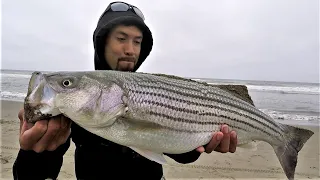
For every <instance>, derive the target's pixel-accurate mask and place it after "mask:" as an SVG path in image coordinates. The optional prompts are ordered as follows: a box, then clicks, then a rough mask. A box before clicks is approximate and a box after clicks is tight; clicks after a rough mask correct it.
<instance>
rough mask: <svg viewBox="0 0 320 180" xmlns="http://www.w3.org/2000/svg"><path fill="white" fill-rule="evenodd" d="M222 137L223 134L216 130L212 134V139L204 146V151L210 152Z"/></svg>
mask: <svg viewBox="0 0 320 180" xmlns="http://www.w3.org/2000/svg"><path fill="white" fill-rule="evenodd" d="M222 138H223V134H222V133H221V132H217V133H215V134H214V135H213V138H212V140H211V141H210V142H209V144H208V145H207V146H206V153H211V152H212V151H213V150H214V149H216V148H217V146H218V145H219V144H220V142H221V140H222Z"/></svg>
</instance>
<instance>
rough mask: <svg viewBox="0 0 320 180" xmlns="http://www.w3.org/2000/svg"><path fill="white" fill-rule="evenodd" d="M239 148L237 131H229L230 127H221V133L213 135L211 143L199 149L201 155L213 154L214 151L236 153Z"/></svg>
mask: <svg viewBox="0 0 320 180" xmlns="http://www.w3.org/2000/svg"><path fill="white" fill-rule="evenodd" d="M236 147H237V134H236V132H235V131H231V132H230V131H229V126H228V125H222V126H221V132H217V133H215V134H214V135H213V137H212V139H211V141H210V142H209V143H208V144H207V145H206V148H204V147H203V146H201V147H199V148H197V151H199V152H200V153H203V152H206V153H211V152H212V151H213V150H214V151H217V152H221V153H227V152H231V153H234V152H235V151H236Z"/></svg>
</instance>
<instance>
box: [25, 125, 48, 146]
mask: <svg viewBox="0 0 320 180" xmlns="http://www.w3.org/2000/svg"><path fill="white" fill-rule="evenodd" d="M27 126H28V125H27V123H26V122H24V124H23V126H22V127H23V129H24V128H27ZM47 126H48V121H46V120H42V121H38V122H37V123H35V125H34V126H33V127H32V128H30V129H28V130H26V131H24V132H22V134H21V136H20V145H21V148H22V149H25V150H28V149H30V148H32V146H33V145H34V144H36V143H37V142H38V141H39V139H41V137H42V136H43V135H44V134H45V133H46V131H47Z"/></svg>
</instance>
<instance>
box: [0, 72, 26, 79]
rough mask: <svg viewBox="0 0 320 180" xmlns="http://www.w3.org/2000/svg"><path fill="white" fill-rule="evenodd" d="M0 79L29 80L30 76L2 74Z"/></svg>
mask: <svg viewBox="0 0 320 180" xmlns="http://www.w3.org/2000/svg"><path fill="white" fill-rule="evenodd" d="M0 78H26V79H29V78H31V75H29V74H8V73H3V74H0Z"/></svg>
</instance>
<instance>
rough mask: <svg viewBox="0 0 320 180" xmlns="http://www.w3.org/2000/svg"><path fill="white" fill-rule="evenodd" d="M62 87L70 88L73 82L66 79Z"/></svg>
mask: <svg viewBox="0 0 320 180" xmlns="http://www.w3.org/2000/svg"><path fill="white" fill-rule="evenodd" d="M62 85H63V86H64V87H69V86H71V85H72V81H71V80H70V79H65V80H63V81H62Z"/></svg>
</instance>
